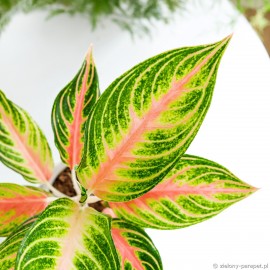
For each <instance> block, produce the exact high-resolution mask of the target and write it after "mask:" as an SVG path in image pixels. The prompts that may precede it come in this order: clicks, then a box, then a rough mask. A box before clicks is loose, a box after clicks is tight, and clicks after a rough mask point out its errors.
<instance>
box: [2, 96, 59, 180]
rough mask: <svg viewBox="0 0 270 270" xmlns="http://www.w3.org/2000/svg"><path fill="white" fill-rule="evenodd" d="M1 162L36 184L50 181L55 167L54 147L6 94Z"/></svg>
mask: <svg viewBox="0 0 270 270" xmlns="http://www.w3.org/2000/svg"><path fill="white" fill-rule="evenodd" d="M0 160H1V161H2V162H3V163H4V164H5V165H6V166H8V167H10V168H11V169H13V170H15V171H16V172H18V173H20V174H21V175H22V176H23V177H24V178H25V179H26V180H27V181H29V182H32V183H40V182H46V181H48V180H49V179H50V177H51V175H52V170H53V166H54V165H53V159H52V154H51V150H50V147H49V145H48V143H47V140H46V138H45V136H44V134H43V133H42V131H41V130H40V128H39V127H38V125H37V124H36V123H35V122H34V121H33V119H32V118H31V117H30V116H29V114H28V113H27V112H26V111H24V110H23V109H21V108H20V107H18V106H17V105H15V104H14V103H12V102H11V101H10V100H8V99H7V98H6V96H5V95H4V93H3V92H2V91H0Z"/></svg>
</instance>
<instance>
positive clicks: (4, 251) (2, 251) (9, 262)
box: [0, 217, 36, 270]
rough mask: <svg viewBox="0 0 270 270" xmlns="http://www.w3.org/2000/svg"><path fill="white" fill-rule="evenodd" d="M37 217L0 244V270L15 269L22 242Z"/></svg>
mask: <svg viewBox="0 0 270 270" xmlns="http://www.w3.org/2000/svg"><path fill="white" fill-rule="evenodd" d="M35 220H36V217H32V218H30V219H28V220H27V221H25V222H24V223H23V224H21V225H20V226H19V227H17V228H16V229H15V230H14V231H12V232H11V234H10V235H9V237H8V238H6V239H5V241H4V242H2V243H1V244H0V269H1V270H13V269H14V268H15V262H16V256H17V252H18V250H19V247H20V245H21V242H22V240H23V238H24V236H25V234H26V233H27V231H28V230H29V228H30V227H31V226H32V225H33V223H34V222H35Z"/></svg>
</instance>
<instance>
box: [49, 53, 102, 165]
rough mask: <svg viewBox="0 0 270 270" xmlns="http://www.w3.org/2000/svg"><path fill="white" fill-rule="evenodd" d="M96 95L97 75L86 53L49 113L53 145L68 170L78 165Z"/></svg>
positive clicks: (91, 60) (90, 56)
mask: <svg viewBox="0 0 270 270" xmlns="http://www.w3.org/2000/svg"><path fill="white" fill-rule="evenodd" d="M98 96H99V86H98V76H97V72H96V68H95V64H94V61H93V56H92V51H91V50H89V52H88V54H87V56H86V58H85V61H84V62H83V65H82V67H81V69H80V70H79V72H78V73H77V75H76V76H75V77H74V78H73V80H72V81H71V82H70V83H69V84H68V85H67V86H66V87H65V88H64V89H63V90H62V91H61V92H60V93H59V94H58V96H57V97H56V99H55V102H54V105H53V110H52V127H53V131H54V138H55V144H56V146H57V148H58V150H59V152H60V156H61V159H62V161H63V162H64V163H65V164H67V165H68V166H69V167H70V168H71V169H73V168H74V166H75V165H78V164H79V163H80V160H81V156H82V148H83V134H84V127H85V121H86V119H87V117H88V115H89V112H90V110H91V109H92V108H93V106H94V104H95V103H96V100H97V99H98Z"/></svg>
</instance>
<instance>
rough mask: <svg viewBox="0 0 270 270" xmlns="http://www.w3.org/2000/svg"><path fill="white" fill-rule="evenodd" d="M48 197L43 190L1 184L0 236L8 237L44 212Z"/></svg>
mask: <svg viewBox="0 0 270 270" xmlns="http://www.w3.org/2000/svg"><path fill="white" fill-rule="evenodd" d="M48 196H49V195H48V194H47V193H46V192H45V191H43V190H42V189H38V188H32V187H24V186H19V185H16V184H10V183H1V184H0V236H7V235H8V234H9V233H10V232H11V231H12V230H13V229H14V228H16V227H17V226H18V225H19V224H21V223H22V222H24V221H25V220H27V219H28V218H30V217H32V216H34V215H36V214H38V213H40V212H41V211H43V210H44V209H45V208H46V206H47V205H48V203H49V198H48ZM0 269H1V268H0Z"/></svg>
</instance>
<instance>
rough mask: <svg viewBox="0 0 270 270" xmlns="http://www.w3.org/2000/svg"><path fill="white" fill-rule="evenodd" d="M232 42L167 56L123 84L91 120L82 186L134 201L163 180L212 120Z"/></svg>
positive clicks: (105, 95) (107, 93) (118, 84)
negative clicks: (225, 56)
mask: <svg viewBox="0 0 270 270" xmlns="http://www.w3.org/2000/svg"><path fill="white" fill-rule="evenodd" d="M229 39H230V37H227V38H225V39H224V40H222V41H220V42H218V43H215V44H211V45H205V46H196V47H187V48H181V49H176V50H172V51H169V52H165V53H162V54H160V55H158V56H156V57H153V58H150V59H148V60H146V61H145V62H143V63H141V64H139V65H137V66H135V67H134V68H132V69H131V70H130V71H128V72H126V73H125V74H124V75H122V76H121V77H119V78H118V79H116V80H115V81H114V82H113V83H112V84H111V85H110V86H109V88H108V89H107V90H106V91H105V92H104V93H103V94H102V96H101V97H100V99H99V100H98V102H97V103H96V106H95V107H94V109H93V110H92V112H91V114H90V116H89V121H88V122H87V127H86V134H85V147H84V156H83V159H82V162H81V164H80V166H79V168H78V172H77V173H78V176H79V179H80V182H81V183H82V185H83V186H85V187H86V188H88V189H90V191H92V192H93V193H94V194H95V195H96V196H98V197H100V198H102V199H104V200H107V201H128V200H131V199H134V198H136V197H138V196H140V195H142V194H144V193H146V192H147V191H148V190H150V189H152V188H153V187H154V186H155V185H156V184H157V183H159V182H160V181H161V180H162V179H163V178H164V177H165V175H166V174H167V173H168V172H169V171H170V170H171V168H172V167H173V166H174V164H175V162H177V160H178V159H179V158H180V157H181V156H182V155H183V154H184V152H185V151H186V149H187V147H188V146H189V144H190V143H191V141H192V140H193V138H194V136H195V135H196V133H197V131H198V129H199V127H200V125H201V123H202V121H203V119H204V117H205V114H206V112H207V110H208V107H209V105H210V102H211V97H212V93H213V89H214V85H215V81H216V75H217V69H218V65H219V62H220V59H221V56H222V55H223V52H224V50H225V48H226V46H227V44H228V42H229Z"/></svg>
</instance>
